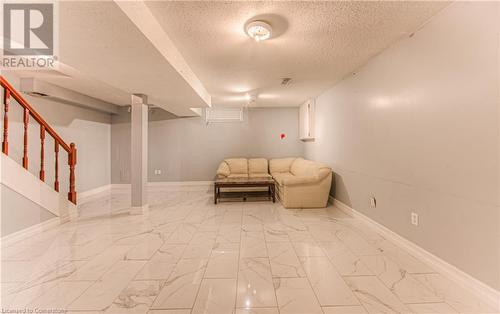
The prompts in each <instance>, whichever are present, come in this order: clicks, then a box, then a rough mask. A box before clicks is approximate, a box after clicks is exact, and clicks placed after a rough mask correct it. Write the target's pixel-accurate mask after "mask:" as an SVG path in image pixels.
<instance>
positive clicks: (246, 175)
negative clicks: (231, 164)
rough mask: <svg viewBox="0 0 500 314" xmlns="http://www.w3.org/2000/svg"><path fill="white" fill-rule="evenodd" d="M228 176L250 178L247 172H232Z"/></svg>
mask: <svg viewBox="0 0 500 314" xmlns="http://www.w3.org/2000/svg"><path fill="white" fill-rule="evenodd" d="M227 177H228V178H248V174H246V173H231V174H230V175H228V176H227Z"/></svg>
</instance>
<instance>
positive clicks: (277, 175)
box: [272, 172, 295, 185]
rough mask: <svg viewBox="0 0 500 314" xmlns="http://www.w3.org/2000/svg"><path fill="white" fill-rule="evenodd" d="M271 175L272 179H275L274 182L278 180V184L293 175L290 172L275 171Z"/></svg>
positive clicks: (281, 183)
mask: <svg viewBox="0 0 500 314" xmlns="http://www.w3.org/2000/svg"><path fill="white" fill-rule="evenodd" d="M272 176H273V178H274V180H276V182H278V184H279V185H283V180H285V179H290V178H294V177H295V176H294V175H293V174H291V173H290V172H275V173H272Z"/></svg>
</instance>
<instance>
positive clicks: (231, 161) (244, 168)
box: [224, 158, 248, 174]
mask: <svg viewBox="0 0 500 314" xmlns="http://www.w3.org/2000/svg"><path fill="white" fill-rule="evenodd" d="M224 161H225V162H226V163H227V164H228V166H229V170H230V171H231V174H242V173H244V174H248V161H247V159H246V158H228V159H224Z"/></svg>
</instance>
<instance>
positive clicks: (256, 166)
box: [248, 158, 269, 173]
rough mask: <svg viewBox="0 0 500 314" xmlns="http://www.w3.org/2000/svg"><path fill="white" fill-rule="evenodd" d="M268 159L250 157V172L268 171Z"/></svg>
mask: <svg viewBox="0 0 500 314" xmlns="http://www.w3.org/2000/svg"><path fill="white" fill-rule="evenodd" d="M268 172H269V170H268V167H267V159H265V158H249V159H248V173H268Z"/></svg>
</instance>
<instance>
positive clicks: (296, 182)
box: [283, 168, 332, 186]
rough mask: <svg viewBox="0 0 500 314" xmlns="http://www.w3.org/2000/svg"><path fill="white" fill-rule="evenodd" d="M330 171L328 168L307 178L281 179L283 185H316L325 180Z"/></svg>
mask: <svg viewBox="0 0 500 314" xmlns="http://www.w3.org/2000/svg"><path fill="white" fill-rule="evenodd" d="M330 173H332V171H331V170H330V169H328V168H324V169H321V170H320V171H319V172H318V174H317V175H315V176H309V177H293V178H285V179H283V185H288V186H291V185H300V184H312V183H317V182H319V181H321V180H323V179H324V178H326V177H327V176H328V175H329V174H330Z"/></svg>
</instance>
